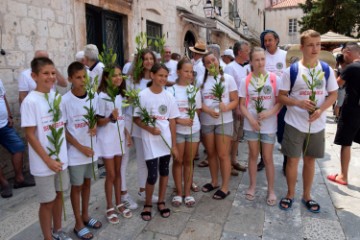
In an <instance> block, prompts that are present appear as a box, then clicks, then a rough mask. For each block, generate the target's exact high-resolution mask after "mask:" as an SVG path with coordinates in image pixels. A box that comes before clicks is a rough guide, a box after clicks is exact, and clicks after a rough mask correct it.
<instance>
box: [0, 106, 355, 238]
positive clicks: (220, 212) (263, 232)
mask: <svg viewBox="0 0 360 240" xmlns="http://www.w3.org/2000/svg"><path fill="white" fill-rule="evenodd" d="M328 115H329V117H328V125H327V131H326V155H325V158H323V159H319V160H317V168H316V175H315V178H314V185H313V192H312V194H313V197H314V199H315V200H317V201H318V202H319V203H320V204H321V213H319V214H312V213H310V212H308V211H307V210H306V209H305V208H304V206H303V205H302V204H301V193H302V179H301V177H300V176H301V175H300V173H301V168H299V178H298V184H297V196H296V198H295V203H294V205H293V208H292V210H290V211H288V212H285V211H281V210H280V209H279V208H278V206H274V207H270V206H267V205H266V201H265V199H266V193H267V191H266V178H265V172H264V171H262V172H260V173H258V178H257V179H258V185H257V186H258V187H257V191H256V199H255V200H254V201H253V202H249V201H247V200H245V197H244V192H245V190H246V188H247V186H248V183H249V180H248V174H247V173H245V174H240V176H239V177H232V178H231V188H230V191H231V195H230V196H228V197H227V198H226V199H225V200H222V201H217V200H213V199H212V198H211V197H212V194H209V193H202V192H198V193H194V197H195V199H196V201H197V203H196V205H195V207H194V208H187V207H185V206H181V207H179V208H174V207H171V204H170V201H171V196H170V195H171V192H172V187H173V181H172V179H171V177H170V179H169V180H170V181H169V184H168V189H167V196H168V197H167V206H169V207H170V208H171V210H172V212H171V216H170V218H168V219H163V218H161V217H160V216H159V214H158V213H157V210H156V208H155V206H154V208H153V211H152V212H153V215H154V214H155V215H154V216H153V219H152V220H151V221H150V222H144V221H142V220H141V218H140V212H141V209H142V207H140V208H139V209H137V210H135V211H134V212H133V213H134V216H133V217H132V218H131V219H123V218H121V219H120V220H121V222H120V224H118V225H110V224H108V223H107V221H106V219H105V214H104V213H105V197H104V190H103V184H104V180H103V179H99V180H97V181H96V182H95V183H93V186H92V193H91V199H90V213H91V215H92V217H96V218H98V219H100V220H101V221H102V222H103V227H102V228H101V229H100V230H97V231H93V233H94V234H95V237H94V239H99V240H100V239H101V240H103V239H104V240H112V239H114V240H127V239H136V240H145V239H157V240H160V239H162V240H175V239H181V240H188V239H189V240H190V239H191V240H197V239H199V240H200V239H201V240H202V239H209V240H210V239H214V240H215V239H216V240H218V239H221V240H228V239H360V227H359V226H360V176H359V174H358V173H359V171H360V162H359V161H358V159H359V157H360V147H359V145H358V144H355V145H354V146H353V148H352V162H351V164H350V179H349V185H348V186H340V185H337V184H334V183H330V182H329V181H328V180H326V176H327V174H329V173H335V172H337V171H338V170H337V169H338V168H339V153H340V150H339V149H340V148H339V146H336V145H334V144H333V143H332V141H333V138H334V134H335V131H336V124H334V123H333V118H332V116H330V115H331V114H330V112H329V113H328ZM278 147H279V146H278V145H276V146H275V153H274V159H275V167H276V180H275V191H276V194H277V196H278V199H279V198H281V197H282V196H284V195H285V194H286V181H285V178H284V176H283V175H282V173H281V166H282V156H281V155H280V153H279V151H278ZM247 152H248V150H247V144H246V143H241V144H240V147H239V153H240V156H239V159H240V160H241V161H242V162H243V163H245V160H246V158H247ZM131 159H132V160H131V161H130V162H129V167H128V176H127V178H128V187H129V191H130V193H131V194H132V196H134V197H136V195H137V191H136V190H137V176H136V163H135V160H134V155H132V157H131ZM194 178H195V182H196V183H198V184H199V185H203V184H205V183H207V182H208V181H209V178H210V174H209V171H208V169H207V168H205V169H204V168H198V167H196V168H195V177H194ZM139 204H140V205H142V203H141V202H139ZM65 205H66V213H67V217H68V218H67V220H66V221H64V222H63V226H64V230H65V231H66V232H68V233H70V234H71V236H72V237H73V239H74V240H75V239H77V238H76V236H75V235H74V234H73V233H72V229H73V227H74V218H73V213H72V209H71V203H70V200H69V193H67V194H66V203H65ZM37 213H38V203H37V202H36V198H35V192H34V189H33V188H28V189H21V190H14V196H13V197H12V198H10V199H0V239H12V240H20V239H22V240H24V239H25V240H33V239H42V234H41V231H40V226H39V222H38V216H37Z"/></svg>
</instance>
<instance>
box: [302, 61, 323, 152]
mask: <svg viewBox="0 0 360 240" xmlns="http://www.w3.org/2000/svg"><path fill="white" fill-rule="evenodd" d="M308 70H309V75H310V77H311V79H310V80H309V79H308V78H307V76H306V75H305V74H302V75H301V77H302V79H303V80H304V82H305V84H306V86H307V87H308V89H309V90H310V91H311V94H310V95H309V100H310V101H312V102H313V103H314V104H315V106H316V104H317V99H316V90H315V89H316V87H317V86H319V85H321V83H322V80H323V78H324V75H325V73H324V72H323V71H321V70H317V71H316V70H315V68H313V69H311V68H310V66H308ZM316 109H317V107H316V108H315V110H314V111H308V113H309V115H311V114H313V113H314V112H315V111H316ZM310 128H311V122H310V123H309V130H308V133H307V137H306V145H305V150H304V156H305V155H306V151H307V148H308V146H309V141H310Z"/></svg>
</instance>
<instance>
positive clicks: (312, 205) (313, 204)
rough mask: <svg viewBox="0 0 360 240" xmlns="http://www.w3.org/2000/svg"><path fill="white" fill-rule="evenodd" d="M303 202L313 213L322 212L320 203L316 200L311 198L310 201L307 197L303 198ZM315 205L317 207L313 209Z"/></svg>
mask: <svg viewBox="0 0 360 240" xmlns="http://www.w3.org/2000/svg"><path fill="white" fill-rule="evenodd" d="M301 202H302V203H303V204H304V205H305V207H306V208H307V210H308V211H309V212H312V213H319V212H320V205H319V204H318V203H317V202H316V201H314V200H311V199H310V200H309V201H305V199H301ZM313 207H316V209H313Z"/></svg>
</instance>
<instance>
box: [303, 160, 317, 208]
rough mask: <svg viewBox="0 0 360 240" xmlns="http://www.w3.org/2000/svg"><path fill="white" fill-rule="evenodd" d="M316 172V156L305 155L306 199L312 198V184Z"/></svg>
mask: <svg viewBox="0 0 360 240" xmlns="http://www.w3.org/2000/svg"><path fill="white" fill-rule="evenodd" d="M314 174H315V158H312V157H304V167H303V191H304V192H303V198H304V200H305V201H308V200H310V199H311V186H312V183H313V180H314Z"/></svg>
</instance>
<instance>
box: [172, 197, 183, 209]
mask: <svg viewBox="0 0 360 240" xmlns="http://www.w3.org/2000/svg"><path fill="white" fill-rule="evenodd" d="M182 200H183V199H182V197H181V196H174V197H173V199H172V201H171V205H173V206H174V207H180V206H181V203H182Z"/></svg>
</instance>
